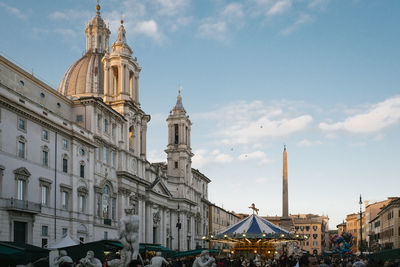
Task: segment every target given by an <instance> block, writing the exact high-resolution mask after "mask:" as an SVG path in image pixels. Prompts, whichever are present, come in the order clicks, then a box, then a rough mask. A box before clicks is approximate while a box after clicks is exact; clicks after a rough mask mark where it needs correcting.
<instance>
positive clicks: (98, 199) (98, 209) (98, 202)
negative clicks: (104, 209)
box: [96, 193, 101, 217]
mask: <svg viewBox="0 0 400 267" xmlns="http://www.w3.org/2000/svg"><path fill="white" fill-rule="evenodd" d="M96 214H97V216H98V217H100V216H101V194H100V193H97V194H96Z"/></svg>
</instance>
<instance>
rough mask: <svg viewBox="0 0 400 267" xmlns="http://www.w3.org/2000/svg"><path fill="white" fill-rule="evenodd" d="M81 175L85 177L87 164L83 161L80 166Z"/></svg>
mask: <svg viewBox="0 0 400 267" xmlns="http://www.w3.org/2000/svg"><path fill="white" fill-rule="evenodd" d="M79 176H80V177H81V178H85V164H83V163H81V165H80V167H79Z"/></svg>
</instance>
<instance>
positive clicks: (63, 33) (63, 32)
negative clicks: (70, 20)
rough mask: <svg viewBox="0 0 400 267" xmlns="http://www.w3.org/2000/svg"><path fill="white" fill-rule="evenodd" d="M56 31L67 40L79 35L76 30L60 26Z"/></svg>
mask: <svg viewBox="0 0 400 267" xmlns="http://www.w3.org/2000/svg"><path fill="white" fill-rule="evenodd" d="M54 31H55V32H56V33H58V34H60V35H61V36H62V37H63V38H64V39H66V40H70V39H75V38H76V35H77V34H76V32H75V31H74V30H72V29H63V28H58V29H55V30H54Z"/></svg>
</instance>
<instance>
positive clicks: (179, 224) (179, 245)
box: [176, 203, 182, 251]
mask: <svg viewBox="0 0 400 267" xmlns="http://www.w3.org/2000/svg"><path fill="white" fill-rule="evenodd" d="M176 212H177V214H178V221H177V223H176V228H178V251H181V231H180V230H181V227H182V225H181V217H180V214H179V212H180V209H179V203H178V209H177V210H176Z"/></svg>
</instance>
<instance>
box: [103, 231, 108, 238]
mask: <svg viewBox="0 0 400 267" xmlns="http://www.w3.org/2000/svg"><path fill="white" fill-rule="evenodd" d="M104 239H105V240H107V239H108V232H104Z"/></svg>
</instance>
